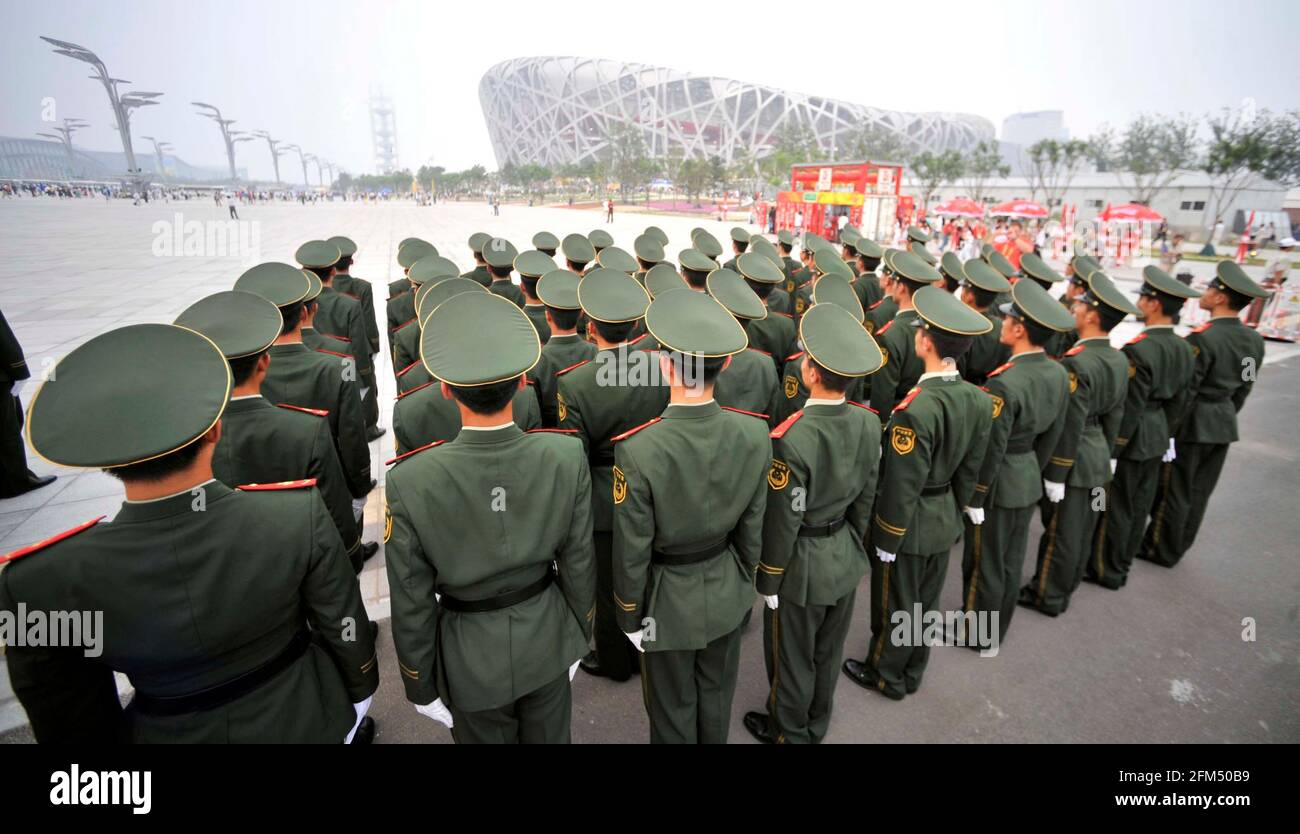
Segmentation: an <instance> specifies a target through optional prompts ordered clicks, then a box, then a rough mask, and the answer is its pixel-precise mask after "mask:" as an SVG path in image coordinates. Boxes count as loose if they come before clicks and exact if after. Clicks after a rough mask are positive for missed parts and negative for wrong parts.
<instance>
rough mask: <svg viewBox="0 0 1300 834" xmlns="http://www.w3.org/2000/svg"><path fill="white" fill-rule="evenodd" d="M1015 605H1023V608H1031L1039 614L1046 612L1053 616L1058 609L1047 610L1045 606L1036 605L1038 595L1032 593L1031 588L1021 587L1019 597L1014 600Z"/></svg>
mask: <svg viewBox="0 0 1300 834" xmlns="http://www.w3.org/2000/svg"><path fill="white" fill-rule="evenodd" d="M1016 604H1017V605H1023V606H1024V607H1025V608H1032V609H1034V610H1035V611H1037V612H1038V613H1039V614H1046V615H1047V616H1049V617H1055V616H1057V615H1058V614H1060V613H1061V612H1060V611H1048V610H1047V609H1046V608H1040V607H1039V606H1038V595H1037V594H1035V593H1034V589H1033V588H1021V589H1020V598H1019V599H1017V600H1016Z"/></svg>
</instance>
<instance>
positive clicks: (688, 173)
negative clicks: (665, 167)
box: [678, 159, 711, 207]
mask: <svg viewBox="0 0 1300 834" xmlns="http://www.w3.org/2000/svg"><path fill="white" fill-rule="evenodd" d="M710 176H711V172H710V170H709V163H707V162H705V161H704V160H702V159H688V160H686V161H685V162H683V163H682V168H681V171H680V173H679V174H678V177H679V178H680V179H681V181H682V188H683V189H685V191H686V194H687V195H688V196H689V197H690V198H691V202H692V203H694V204H695V205H696V206H697V207H698V206H699V195H700V192H701V191H703V190H704V189H705V188H707V187H708V183H709V178H710Z"/></svg>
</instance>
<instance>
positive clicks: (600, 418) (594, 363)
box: [556, 269, 668, 681]
mask: <svg viewBox="0 0 1300 834" xmlns="http://www.w3.org/2000/svg"><path fill="white" fill-rule="evenodd" d="M577 296H578V303H579V305H580V306H581V307H582V311H583V312H584V313H585V314H586V315H587V317H588V318H589V319H590V321H591V324H590V328H589V330H590V333H591V336H592V338H593V339H594V340H595V344H596V347H597V349H598V352H597V353H596V355H595V356H593V357H592V358H591V359H590V360H589V361H584V362H581V363H579V364H577V365H576V366H573V367H569V368H565V369H564V370H561V371H559V372H558V373H557V374H556V376H557V385H558V389H559V390H558V393H557V395H556V418H557V420H558V423H559V426H560V428H562V429H570V430H573V431H576V432H577V437H578V439H580V440H581V441H582V445H583V448H584V449H585V450H586V453H587V460H588V462H589V463H590V464H591V518H592V531H593V533H592V535H593V537H594V541H595V552H596V586H597V590H596V623H595V627H594V631H595V640H596V642H595V651H594V652H593V653H592V654H590V655H588V656H587V657H585V658H583V661H582V668H583V670H584V671H586V672H589V673H591V674H593V675H597V676H600V677H607V678H610V679H612V680H615V681H625V680H627V679H628V678H629V677H631V676H632V672H633V670H634V669H635V666H636V664H635V661H636V651H635V650H633V649H632V647H631V646H629V645H628V644H627V641H626V640H625V639H624V638H623V635H622V633H621V632H620V630H619V626H618V621H617V618H616V616H615V613H616V612H615V603H614V591H613V577H612V574H611V572H610V571H611V567H610V560H611V558H612V553H613V536H614V533H613V530H614V498H613V495H614V481H615V477H614V438H615V437H616V436H617V435H619V434H622V433H623V432H625V431H627V430H629V429H631V428H633V427H634V426H639V425H641V424H642V423H644V422H645V421H646V420H649V419H650V418H652V417H654V416H656V415H658V414H659V413H660V412H662V411H663V410H664V406H665V405H666V404H667V402H668V390H667V388H666V387H665V386H663V385H660V384H658V379H657V378H655V376H654V373H653V368H651V367H650V365H651V361H652V356H653V354H651V353H647V352H645V351H639V350H635V349H633V348H630V347H629V346H628V337H629V335H630V334H631V333H632V328H633V327H634V326H635V325H636V322H637V321H638V320H639V319H641V318H642V317H643V316H644V315H645V311H646V307H648V306H649V304H650V297H649V296H648V295H647V294H646V291H645V290H644V289H643V288H642V287H641V285H640V284H638V283H637V282H636V279H635V278H633V277H632V276H630V275H628V274H627V273H623V272H618V271H615V270H605V269H601V270H597V271H595V272H592V273H591V274H589V275H588V276H587V277H586V278H583V279H582V280H581V281H580V282H579V283H578V287H577Z"/></svg>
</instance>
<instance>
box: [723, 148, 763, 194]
mask: <svg viewBox="0 0 1300 834" xmlns="http://www.w3.org/2000/svg"><path fill="white" fill-rule="evenodd" d="M729 178H730V179H731V181H732V182H736V183H740V184H741V186H742V187H743V188H744V189H745V191H747V192H748V193H750V194H753V193H754V192H755V191H757V190H758V179H759V163H758V158H757V157H756V156H754V152H753V151H752V150H750V149H749V148H741V149H740V150H739V151H737V152H736V154H735V155H734V156H733V157H732V159H731V170H730V172H729Z"/></svg>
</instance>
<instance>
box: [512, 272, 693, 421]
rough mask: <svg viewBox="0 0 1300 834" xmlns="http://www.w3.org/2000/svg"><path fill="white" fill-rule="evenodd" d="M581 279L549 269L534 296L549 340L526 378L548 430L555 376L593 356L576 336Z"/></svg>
mask: <svg viewBox="0 0 1300 834" xmlns="http://www.w3.org/2000/svg"><path fill="white" fill-rule="evenodd" d="M580 280H581V279H580V278H579V277H578V276H577V275H575V274H574V273H572V272H570V271H568V270H564V269H552V270H551V271H550V272H548V273H546V274H545V275H543V276H542V277H541V279H540V280H539V281H538V282H537V297H538V298H539V299H541V302H542V304H544V305H546V307H545V309H546V324H547V326H548V327H549V329H550V331H551V338H550V340H549V341H548V342H547V343H546V344H545V345H544V346H543V347H542V358H541V359H539V360H538V362H537V365H535V366H534V367H533V369H532V370H531V371H529V377H530V378H531V379H532V380H533V381H534V383H535V385H536V389H537V400H538V405H539V407H540V409H541V415H542V425H543V426H545V427H547V428H555V427H556V426H557V425H558V424H559V418H558V417H557V415H556V411H557V408H558V406H557V403H556V396H555V395H556V393H557V392H558V382H557V380H556V376H557V375H558V374H560V373H562V372H564V371H567V370H570V369H572V368H576V367H577V366H578V365H581V364H582V363H583V362H586V361H588V360H589V359H591V358H592V357H593V356H595V355H596V350H597V348H596V346H595V345H594V344H592V343H591V342H589V341H587V340H586V339H583V338H581V337H579V336H578V331H577V326H578V316H579V315H581V313H582V308H581V307H580V306H579V305H578V281H580ZM678 280H680V279H678Z"/></svg>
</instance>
